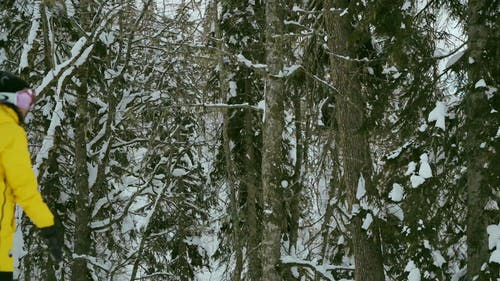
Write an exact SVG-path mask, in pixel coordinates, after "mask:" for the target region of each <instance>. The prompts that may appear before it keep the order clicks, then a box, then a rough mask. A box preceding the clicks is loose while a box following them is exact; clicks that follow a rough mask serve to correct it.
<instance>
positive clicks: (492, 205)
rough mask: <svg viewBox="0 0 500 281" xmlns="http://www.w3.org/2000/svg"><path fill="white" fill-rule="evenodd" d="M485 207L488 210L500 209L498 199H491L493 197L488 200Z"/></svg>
mask: <svg viewBox="0 0 500 281" xmlns="http://www.w3.org/2000/svg"><path fill="white" fill-rule="evenodd" d="M484 209H485V210H487V211H498V210H500V209H499V208H498V204H497V201H495V200H491V199H490V200H489V201H488V203H486V205H485V206H484Z"/></svg>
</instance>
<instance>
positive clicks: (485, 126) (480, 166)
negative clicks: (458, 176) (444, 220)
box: [465, 0, 498, 281]
mask: <svg viewBox="0 0 500 281" xmlns="http://www.w3.org/2000/svg"><path fill="white" fill-rule="evenodd" d="M489 2H490V1H489V0H470V1H469V3H468V21H467V26H466V31H467V35H468V42H467V45H468V47H469V65H468V69H467V74H468V78H469V86H468V92H467V94H466V96H465V111H466V121H465V128H466V134H467V137H466V160H467V207H468V212H467V280H470V281H472V280H482V278H485V277H482V276H480V274H481V272H482V270H481V268H482V267H483V265H484V264H487V263H488V259H489V250H488V235H487V232H486V228H487V226H488V219H489V217H488V214H486V212H485V208H484V207H485V206H486V203H487V202H488V197H489V195H490V194H491V191H492V188H493V187H494V185H495V181H494V179H493V181H491V180H490V179H489V177H488V168H490V169H491V168H492V167H488V166H489V165H488V163H489V162H490V161H491V156H490V155H491V152H489V151H488V149H487V148H481V144H482V143H487V142H488V139H489V138H490V137H491V136H488V135H489V133H488V132H491V131H492V130H491V129H492V128H493V132H494V131H495V130H496V128H497V127H498V121H496V123H497V125H496V126H495V125H494V123H495V121H494V120H491V118H492V116H493V115H492V114H491V113H490V111H491V109H490V106H489V100H488V98H487V94H486V89H487V88H486V87H476V83H477V82H478V81H480V80H481V79H484V80H486V82H485V83H486V84H487V85H491V84H492V83H494V81H491V80H490V79H488V76H489V75H494V72H495V71H494V69H490V67H489V66H490V64H489V63H490V62H489V59H488V57H489V56H490V57H491V58H490V59H492V60H495V52H498V50H488V47H487V42H488V40H489V37H491V36H495V34H496V36H497V37H496V38H497V39H496V40H497V41H496V42H498V28H496V29H495V27H488V26H487V23H486V20H485V18H487V16H488V12H487V9H486V7H487V6H488V5H490V3H489ZM495 9H496V8H495ZM495 30H496V31H495ZM495 47H498V46H495ZM497 74H498V73H497ZM497 78H498V76H497ZM495 86H497V85H495ZM496 184H498V182H497V183H496ZM495 223H496V222H495ZM484 269H486V268H484ZM478 277H479V279H475V278H478Z"/></svg>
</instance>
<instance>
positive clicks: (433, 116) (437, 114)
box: [427, 101, 448, 130]
mask: <svg viewBox="0 0 500 281" xmlns="http://www.w3.org/2000/svg"><path fill="white" fill-rule="evenodd" d="M447 115H448V107H447V106H446V104H445V103H444V102H440V101H438V102H436V107H435V108H434V109H433V110H432V111H431V112H430V113H429V117H428V118H427V121H428V122H433V121H436V127H438V128H441V129H443V130H446V126H445V118H446V116H447Z"/></svg>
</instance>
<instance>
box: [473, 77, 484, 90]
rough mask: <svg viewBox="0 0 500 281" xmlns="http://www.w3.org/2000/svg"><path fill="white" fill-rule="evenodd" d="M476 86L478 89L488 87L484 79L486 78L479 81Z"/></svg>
mask: <svg viewBox="0 0 500 281" xmlns="http://www.w3.org/2000/svg"><path fill="white" fill-rule="evenodd" d="M474 88H476V89H478V88H486V82H485V81H484V79H481V80H479V81H477V82H476V84H475V85H474Z"/></svg>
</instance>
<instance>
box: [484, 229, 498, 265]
mask: <svg viewBox="0 0 500 281" xmlns="http://www.w3.org/2000/svg"><path fill="white" fill-rule="evenodd" d="M486 231H487V232H488V236H489V237H488V248H489V249H490V250H493V249H495V250H494V251H493V252H492V253H491V256H490V262H495V263H498V264H500V223H498V225H496V224H492V225H488V227H487V229H486Z"/></svg>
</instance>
